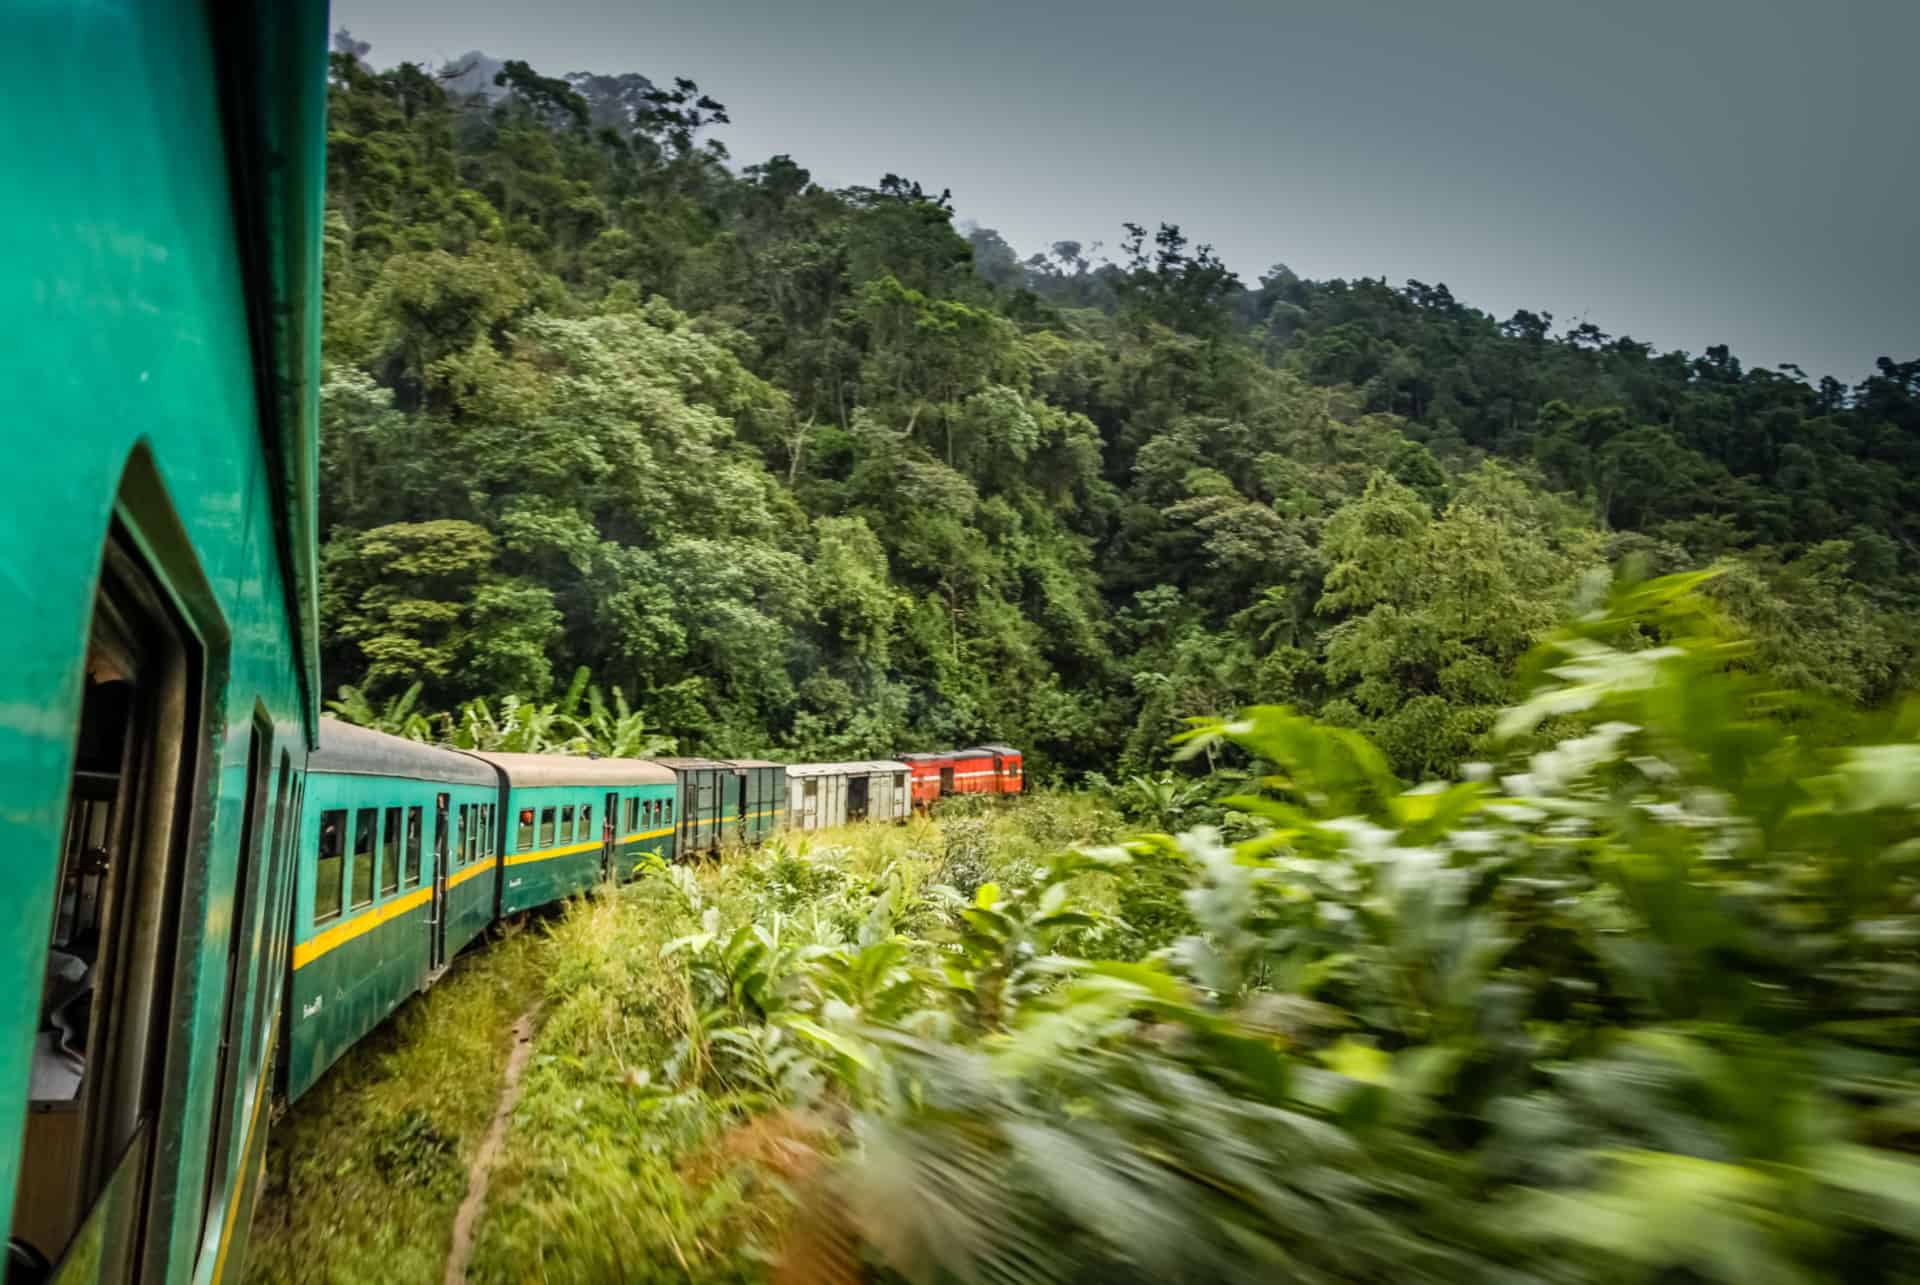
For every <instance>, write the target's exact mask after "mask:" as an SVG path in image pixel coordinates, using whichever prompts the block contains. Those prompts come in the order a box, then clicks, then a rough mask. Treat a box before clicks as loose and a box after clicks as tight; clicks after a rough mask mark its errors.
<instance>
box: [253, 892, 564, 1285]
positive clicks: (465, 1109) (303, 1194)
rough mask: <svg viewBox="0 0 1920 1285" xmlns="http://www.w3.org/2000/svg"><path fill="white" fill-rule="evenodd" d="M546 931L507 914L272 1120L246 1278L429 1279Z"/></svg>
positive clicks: (293, 1282) (438, 1273)
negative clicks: (499, 926)
mask: <svg viewBox="0 0 1920 1285" xmlns="http://www.w3.org/2000/svg"><path fill="white" fill-rule="evenodd" d="M546 949H547V948H546V944H545V942H544V941H543V940H542V939H541V937H540V936H539V935H538V934H536V933H530V932H525V931H521V930H519V929H517V928H515V927H512V926H509V927H507V928H506V929H504V930H503V931H502V932H501V933H500V934H499V935H498V937H497V938H495V939H494V940H492V941H490V942H488V943H487V944H486V945H484V946H482V947H480V948H478V949H476V950H474V951H472V952H469V953H468V954H466V955H463V956H461V958H460V959H459V960H458V961H456V963H455V965H454V967H453V968H452V970H450V971H449V972H448V974H447V976H445V977H443V978H442V979H441V980H440V983H439V984H438V985H437V986H435V987H434V988H433V990H432V991H430V992H428V993H427V994H425V995H419V996H415V997H414V998H413V999H412V1000H410V1001H408V1002H407V1004H406V1005H404V1006H403V1007H402V1008H401V1009H400V1011H399V1012H397V1013H395V1014H394V1015H393V1017H392V1018H391V1019H390V1020H389V1021H387V1022H386V1023H385V1024H383V1025H382V1026H381V1027H379V1028H378V1029H377V1030H375V1031H374V1032H373V1033H372V1034H371V1035H369V1036H368V1037H367V1038H366V1039H365V1040H363V1041H361V1043H360V1044H358V1045H357V1046H355V1047H354V1048H353V1049H351V1050H350V1051H349V1052H348V1053H347V1054H346V1056H344V1057H343V1058H341V1059H340V1061H339V1062H338V1063H336V1064H335V1065H334V1067H333V1069H332V1070H331V1071H329V1072H328V1073H327V1075H326V1076H325V1077H324V1078H323V1079H322V1080H321V1081H320V1083H319V1084H317V1085H315V1086H314V1087H313V1089H311V1090H310V1091H309V1092H308V1093H307V1095H306V1096H305V1097H303V1098H301V1100H300V1101H299V1102H297V1103H295V1104H294V1105H293V1106H292V1107H291V1108H290V1109H289V1110H288V1112H287V1114H286V1116H285V1118H283V1119H281V1120H280V1121H279V1122H278V1123H276V1124H275V1125H274V1127H273V1132H272V1135H271V1138H270V1140H269V1144H268V1150H267V1180H266V1187H265V1190H264V1191H263V1192H262V1195H261V1201H260V1205H259V1208H258V1210H257V1212H256V1213H255V1215H254V1221H253V1237H252V1241H251V1244H250V1247H249V1250H248V1255H247V1278H248V1279H249V1280H251V1281H259V1282H285V1283H287V1285H308V1283H309V1282H327V1283H328V1285H332V1283H334V1282H341V1283H345V1282H356V1283H357V1282H363V1281H382V1282H393V1283H394V1285H403V1283H406V1282H423V1283H424V1282H438V1281H440V1280H441V1278H442V1275H443V1273H444V1272H445V1271H446V1261H447V1248H448V1245H449V1244H450V1243H451V1237H452V1231H453V1216H454V1212H455V1211H456V1210H457V1209H458V1208H459V1205H460V1201H461V1198H462V1197H463V1196H465V1194H466V1190H467V1165H468V1163H469V1161H470V1160H471V1159H472V1157H473V1153H474V1150H475V1149H476V1148H477V1147H478V1145H479V1142H480V1138H481V1136H482V1135H483V1134H484V1133H485V1132H486V1129H487V1124H488V1122H489V1120H490V1119H491V1118H492V1116H493V1110H494V1105H495V1103H496V1101H497V1100H498V1097H499V1093H500V1075H501V1070H502V1068H503V1067H504V1066H505V1065H506V1060H507V1054H508V1051H509V1049H510V1047H511V1043H512V1034H511V1028H512V1025H513V1021H514V1019H515V1018H516V1017H518V1016H519V1015H520V1014H521V1013H523V1012H525V1011H526V1009H527V1007H528V1005H529V1004H530V1003H532V1002H533V1001H535V1000H537V999H538V998H539V996H540V995H541V993H542V982H541V973H540V966H541V961H542V959H543V957H544V956H545V954H546Z"/></svg>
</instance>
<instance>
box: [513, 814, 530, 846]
mask: <svg viewBox="0 0 1920 1285" xmlns="http://www.w3.org/2000/svg"><path fill="white" fill-rule="evenodd" d="M532 847H533V809H532V808H521V809H520V832H519V836H518V837H517V838H516V839H515V841H514V848H513V850H514V851H515V852H526V851H528V850H530V849H531V848H532Z"/></svg>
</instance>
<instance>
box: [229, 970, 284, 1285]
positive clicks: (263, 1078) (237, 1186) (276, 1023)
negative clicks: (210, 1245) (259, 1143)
mask: <svg viewBox="0 0 1920 1285" xmlns="http://www.w3.org/2000/svg"><path fill="white" fill-rule="evenodd" d="M273 1019H274V1020H273V1025H272V1026H269V1027H268V1028H267V1047H266V1049H265V1050H264V1051H263V1052H262V1053H261V1055H260V1084H259V1087H257V1088H255V1089H254V1091H253V1110H251V1111H249V1112H248V1113H247V1133H246V1138H245V1140H244V1141H243V1142H241V1144H240V1172H239V1173H237V1174H234V1175H233V1177H232V1182H231V1184H230V1185H231V1190H229V1191H228V1192H227V1216H226V1218H225V1219H224V1220H222V1222H221V1224H220V1247H219V1249H218V1250H216V1251H215V1253H214V1255H213V1280H214V1282H215V1283H216V1285H218V1282H219V1280H220V1279H221V1278H222V1277H223V1276H225V1275H226V1272H227V1251H228V1250H229V1249H231V1248H232V1247H233V1239H234V1238H233V1233H234V1220H235V1219H237V1218H238V1217H239V1216H240V1196H241V1193H242V1192H243V1191H244V1190H245V1188H246V1181H247V1159H248V1157H250V1156H252V1155H253V1131H254V1126H255V1125H257V1124H259V1123H260V1117H261V1114H262V1109H263V1108H264V1107H265V1106H266V1102H267V1085H268V1084H270V1083H271V1082H272V1081H273V1046H274V1043H275V1042H276V1041H277V1040H278V1039H279V1037H280V1010H279V1009H278V1008H277V1007H276V1008H275V1009H274V1011H273ZM265 1163H266V1157H265V1156H264V1155H263V1156H262V1157H261V1164H262V1165H264V1164H265Z"/></svg>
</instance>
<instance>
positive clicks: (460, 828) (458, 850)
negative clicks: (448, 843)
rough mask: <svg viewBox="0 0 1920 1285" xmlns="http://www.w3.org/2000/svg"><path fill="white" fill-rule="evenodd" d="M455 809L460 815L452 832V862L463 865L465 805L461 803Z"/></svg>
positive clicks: (464, 854)
mask: <svg viewBox="0 0 1920 1285" xmlns="http://www.w3.org/2000/svg"><path fill="white" fill-rule="evenodd" d="M457 810H458V812H459V813H460V815H459V817H458V818H457V820H456V827H457V828H456V829H455V830H454V834H453V864H454V865H456V866H464V865H466V864H467V805H466V804H464V803H462V804H461V805H460V806H459V808H458V809H457Z"/></svg>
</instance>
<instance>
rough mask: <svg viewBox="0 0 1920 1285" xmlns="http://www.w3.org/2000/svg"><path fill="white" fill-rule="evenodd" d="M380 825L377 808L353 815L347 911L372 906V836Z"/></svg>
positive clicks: (360, 810) (361, 810) (360, 811)
mask: <svg viewBox="0 0 1920 1285" xmlns="http://www.w3.org/2000/svg"><path fill="white" fill-rule="evenodd" d="M379 823H380V809H379V808H360V809H358V810H357V811H356V812H354V814H353V885H352V888H351V891H350V893H349V896H348V899H347V908H348V909H349V910H358V909H360V908H361V907H362V906H371V905H372V904H373V834H374V830H375V829H376V828H377V827H378V826H379Z"/></svg>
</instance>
